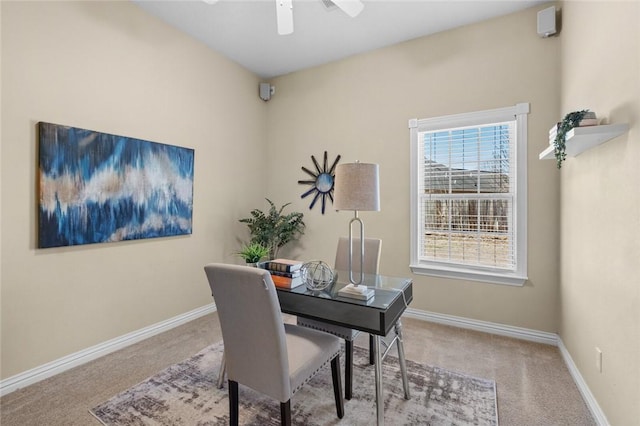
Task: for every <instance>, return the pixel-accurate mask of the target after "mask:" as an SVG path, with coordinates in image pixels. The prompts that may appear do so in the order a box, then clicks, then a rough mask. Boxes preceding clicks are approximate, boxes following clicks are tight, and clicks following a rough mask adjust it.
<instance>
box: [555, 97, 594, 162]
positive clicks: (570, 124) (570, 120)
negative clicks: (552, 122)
mask: <svg viewBox="0 0 640 426" xmlns="http://www.w3.org/2000/svg"><path fill="white" fill-rule="evenodd" d="M587 112H589V110H588V109H583V110H581V111H573V112H570V113H569V114H567V115H565V116H564V118H563V119H562V122H561V123H560V124H559V125H558V133H557V134H556V138H555V140H554V141H553V147H554V153H555V156H556V166H557V167H558V168H561V167H562V162H563V161H564V160H565V159H566V158H567V153H566V152H565V150H566V137H567V133H568V132H569V130H571V129H573V128H574V127H577V126H578V124H580V121H581V120H582V119H583V118H584V116H585V114H586V113H587Z"/></svg>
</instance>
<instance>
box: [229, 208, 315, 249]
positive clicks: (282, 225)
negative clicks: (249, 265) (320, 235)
mask: <svg viewBox="0 0 640 426" xmlns="http://www.w3.org/2000/svg"><path fill="white" fill-rule="evenodd" d="M265 199H266V200H267V202H268V203H269V211H267V212H266V213H265V212H263V211H261V210H258V209H254V210H252V211H251V217H248V218H244V219H240V222H242V223H246V224H247V226H248V227H249V232H250V234H251V243H257V244H261V245H262V246H264V247H267V249H268V250H269V258H270V259H275V258H276V257H277V256H278V249H280V247H282V246H284V245H285V244H287V243H288V242H290V241H295V240H297V239H298V238H300V236H301V235H302V234H304V228H305V224H304V221H303V220H302V218H303V217H304V215H303V214H302V213H299V212H292V213H289V214H283V210H284V209H285V207H287V206H288V205H289V204H291V203H287V204H285V205H283V206H282V207H280V208H276V206H275V204H273V202H272V201H271V200H269V199H268V198H265Z"/></svg>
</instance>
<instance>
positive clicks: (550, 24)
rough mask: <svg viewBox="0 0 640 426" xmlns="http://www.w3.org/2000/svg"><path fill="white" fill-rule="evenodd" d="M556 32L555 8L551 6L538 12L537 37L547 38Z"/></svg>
mask: <svg viewBox="0 0 640 426" xmlns="http://www.w3.org/2000/svg"><path fill="white" fill-rule="evenodd" d="M556 32H557V30H556V7H555V6H551V7H548V8H546V9H542V10H541V11H540V12H538V35H539V36H540V37H549V36H552V35H554V34H555V33H556Z"/></svg>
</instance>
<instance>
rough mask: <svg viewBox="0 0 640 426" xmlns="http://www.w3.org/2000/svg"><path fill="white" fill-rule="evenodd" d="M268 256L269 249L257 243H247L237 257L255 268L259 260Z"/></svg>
mask: <svg viewBox="0 0 640 426" xmlns="http://www.w3.org/2000/svg"><path fill="white" fill-rule="evenodd" d="M268 254H269V249H268V248H267V247H265V246H263V245H262V244H259V243H249V244H245V245H244V246H243V247H242V250H240V251H239V252H238V256H240V257H241V258H243V259H244V261H245V262H247V264H251V265H254V266H256V265H257V264H258V262H260V260H261V259H262V258H263V257H265V256H266V255H268Z"/></svg>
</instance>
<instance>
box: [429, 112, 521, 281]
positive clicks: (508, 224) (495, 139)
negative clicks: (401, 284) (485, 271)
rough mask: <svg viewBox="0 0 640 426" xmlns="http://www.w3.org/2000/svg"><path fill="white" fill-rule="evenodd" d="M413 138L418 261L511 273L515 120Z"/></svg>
mask: <svg viewBox="0 0 640 426" xmlns="http://www.w3.org/2000/svg"><path fill="white" fill-rule="evenodd" d="M418 139H419V140H420V141H421V143H420V149H421V151H422V153H421V155H419V157H420V159H421V160H422V161H421V164H420V168H421V170H422V175H423V185H424V187H423V190H422V191H421V194H420V209H421V214H420V216H422V221H421V225H422V230H421V232H420V238H421V239H422V241H421V243H420V246H419V257H420V259H424V260H434V261H441V262H453V263H462V264H465V265H478V266H488V267H494V268H504V269H508V270H513V269H514V267H515V258H514V244H513V243H514V237H515V236H514V230H513V226H512V225H513V223H514V221H513V211H514V207H513V202H514V195H515V188H514V185H513V183H514V182H515V176H514V175H513V174H512V171H514V170H515V167H513V153H514V152H515V149H514V146H513V143H514V141H515V119H514V120H513V121H509V122H501V123H492V124H489V125H484V126H472V127H461V128H453V129H447V130H443V131H431V132H420V133H419V136H418Z"/></svg>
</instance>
